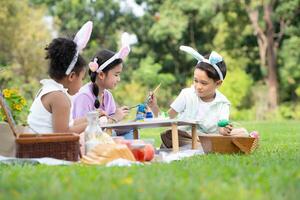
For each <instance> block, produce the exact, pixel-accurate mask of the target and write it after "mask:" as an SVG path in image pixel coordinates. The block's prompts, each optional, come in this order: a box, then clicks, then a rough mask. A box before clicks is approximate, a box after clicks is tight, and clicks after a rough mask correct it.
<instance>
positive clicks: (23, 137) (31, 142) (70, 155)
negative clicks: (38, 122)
mask: <svg viewBox="0 0 300 200" xmlns="http://www.w3.org/2000/svg"><path fill="white" fill-rule="evenodd" d="M0 107H1V108H2V109H3V111H4V113H5V116H6V119H7V122H8V124H9V127H10V128H11V130H12V133H13V135H14V137H15V143H16V145H15V146H16V157H18V158H41V157H51V158H56V159H62V160H68V161H78V160H79V156H80V155H81V154H80V144H79V136H78V135H76V134H73V133H49V134H31V133H30V134H29V133H24V132H19V131H18V130H17V128H16V123H15V121H14V119H13V117H12V114H11V111H10V108H9V106H8V105H7V104H6V102H5V99H4V98H3V95H2V93H1V92H0Z"/></svg>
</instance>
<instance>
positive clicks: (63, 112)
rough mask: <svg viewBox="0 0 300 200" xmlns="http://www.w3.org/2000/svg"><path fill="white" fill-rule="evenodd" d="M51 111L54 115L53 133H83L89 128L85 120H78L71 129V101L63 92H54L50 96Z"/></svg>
mask: <svg viewBox="0 0 300 200" xmlns="http://www.w3.org/2000/svg"><path fill="white" fill-rule="evenodd" d="M48 99H49V100H48V101H49V103H50V111H51V113H52V126H53V131H54V132H56V133H74V132H75V133H81V132H83V131H84V129H85V128H86V126H87V122H84V120H78V121H77V122H76V123H74V125H73V126H71V127H69V117H70V101H69V99H68V97H66V95H65V94H63V93H62V92H53V93H51V94H50V95H49V97H48Z"/></svg>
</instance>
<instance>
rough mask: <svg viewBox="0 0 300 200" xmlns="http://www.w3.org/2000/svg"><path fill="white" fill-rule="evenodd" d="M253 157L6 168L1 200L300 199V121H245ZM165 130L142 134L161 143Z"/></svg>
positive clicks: (0, 176) (1, 169)
mask: <svg viewBox="0 0 300 200" xmlns="http://www.w3.org/2000/svg"><path fill="white" fill-rule="evenodd" d="M241 124H242V125H244V126H245V127H246V128H248V129H249V130H258V131H259V132H260V133H261V141H260V147H259V149H257V150H256V151H255V152H254V153H253V154H251V155H243V154H237V155H219V154H209V155H201V156H194V157H192V158H187V159H184V160H181V161H175V162H172V163H170V164H163V163H156V164H151V165H143V166H133V167H111V168H108V167H104V166H83V165H73V166H43V165H35V166H33V165H25V166H20V165H15V166H7V165H0V199H298V198H299V197H300V123H299V122H294V121H287V122H247V123H246V122H245V123H241ZM159 132H161V129H153V130H152V129H145V130H142V136H143V137H144V138H155V139H156V141H155V143H156V145H159V143H160V141H159Z"/></svg>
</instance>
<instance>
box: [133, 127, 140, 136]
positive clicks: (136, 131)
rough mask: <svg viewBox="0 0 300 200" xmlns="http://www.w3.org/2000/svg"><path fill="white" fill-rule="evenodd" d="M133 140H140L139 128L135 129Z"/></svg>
mask: <svg viewBox="0 0 300 200" xmlns="http://www.w3.org/2000/svg"><path fill="white" fill-rule="evenodd" d="M133 139H139V131H138V129H137V128H135V129H133Z"/></svg>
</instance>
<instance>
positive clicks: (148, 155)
mask: <svg viewBox="0 0 300 200" xmlns="http://www.w3.org/2000/svg"><path fill="white" fill-rule="evenodd" d="M153 158H154V147H153V146H152V145H151V144H146V145H145V160H146V161H150V160H152V159H153Z"/></svg>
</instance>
